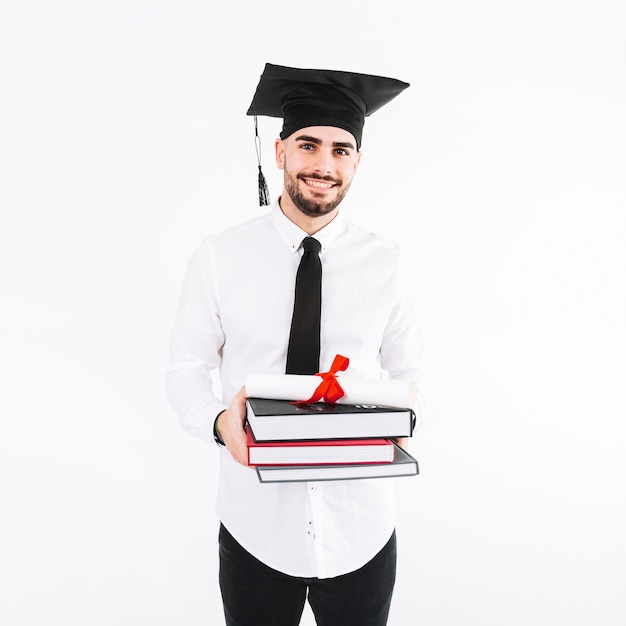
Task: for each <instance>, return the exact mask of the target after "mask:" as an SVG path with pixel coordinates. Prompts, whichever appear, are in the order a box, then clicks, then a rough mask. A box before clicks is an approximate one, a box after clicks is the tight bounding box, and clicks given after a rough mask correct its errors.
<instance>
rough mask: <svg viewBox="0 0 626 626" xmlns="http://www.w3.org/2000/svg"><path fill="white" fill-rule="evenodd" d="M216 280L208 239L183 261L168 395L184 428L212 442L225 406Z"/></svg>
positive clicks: (169, 368) (171, 350)
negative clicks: (219, 371)
mask: <svg viewBox="0 0 626 626" xmlns="http://www.w3.org/2000/svg"><path fill="white" fill-rule="evenodd" d="M217 288H218V286H217V283H216V281H215V272H214V263H213V259H212V255H211V248H210V246H209V244H208V242H206V241H205V242H203V244H202V245H201V246H200V247H199V248H198V249H197V250H196V251H195V253H194V254H193V255H192V257H191V259H190V260H189V263H188V265H187V271H186V274H185V278H184V281H183V286H182V290H181V295H180V300H179V303H178V310H177V314H176V321H175V323H174V327H173V329H172V331H171V335H170V361H169V366H168V370H167V376H166V391H167V397H168V400H169V402H170V404H171V405H172V407H173V408H174V410H175V411H176V413H177V414H178V417H179V420H180V424H181V426H182V428H183V429H185V430H186V431H187V432H189V433H191V434H193V435H195V436H197V437H199V438H200V439H202V440H204V441H205V442H214V438H213V422H214V420H215V417H216V415H217V414H218V413H219V412H220V411H222V410H224V409H225V408H227V407H226V406H225V405H224V403H223V402H222V400H221V399H220V398H218V396H217V394H216V389H217V385H216V378H215V372H216V371H217V367H218V366H219V364H220V360H221V349H222V346H223V344H224V334H223V332H222V327H221V323H220V316H219V307H218V298H217Z"/></svg>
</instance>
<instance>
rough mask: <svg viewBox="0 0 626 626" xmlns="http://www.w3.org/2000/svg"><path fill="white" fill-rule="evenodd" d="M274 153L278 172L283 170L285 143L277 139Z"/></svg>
mask: <svg viewBox="0 0 626 626" xmlns="http://www.w3.org/2000/svg"><path fill="white" fill-rule="evenodd" d="M274 152H275V153H276V167H277V168H278V169H279V170H284V169H285V142H284V141H283V140H282V139H277V140H276V141H275V142H274Z"/></svg>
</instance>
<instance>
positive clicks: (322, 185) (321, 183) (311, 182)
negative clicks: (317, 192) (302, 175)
mask: <svg viewBox="0 0 626 626" xmlns="http://www.w3.org/2000/svg"><path fill="white" fill-rule="evenodd" d="M307 184H309V185H311V187H320V188H323V189H330V188H331V187H332V184H331V183H325V182H324V181H321V180H307Z"/></svg>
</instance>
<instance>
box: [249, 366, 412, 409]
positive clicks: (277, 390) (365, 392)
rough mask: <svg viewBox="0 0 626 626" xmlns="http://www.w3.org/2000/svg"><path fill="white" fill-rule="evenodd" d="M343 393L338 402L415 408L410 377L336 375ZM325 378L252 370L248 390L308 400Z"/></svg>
mask: <svg viewBox="0 0 626 626" xmlns="http://www.w3.org/2000/svg"><path fill="white" fill-rule="evenodd" d="M337 381H338V382H339V384H340V385H341V388H342V389H343V391H344V394H345V395H343V396H342V397H341V398H339V400H337V403H338V404H374V405H381V406H392V407H398V408H412V407H413V405H414V404H415V400H416V397H417V388H416V384H415V383H414V382H413V381H410V380H396V379H393V380H391V379H377V378H373V379H372V378H351V377H349V376H337ZM321 382H322V377H321V376H307V375H301V374H250V375H249V376H248V377H247V378H246V382H245V387H246V393H247V394H248V396H249V397H251V398H269V399H274V400H290V401H292V402H295V401H298V400H300V401H302V400H308V399H309V398H310V397H311V396H312V395H313V394H314V393H315V390H316V389H317V387H318V386H319V385H320V383H321Z"/></svg>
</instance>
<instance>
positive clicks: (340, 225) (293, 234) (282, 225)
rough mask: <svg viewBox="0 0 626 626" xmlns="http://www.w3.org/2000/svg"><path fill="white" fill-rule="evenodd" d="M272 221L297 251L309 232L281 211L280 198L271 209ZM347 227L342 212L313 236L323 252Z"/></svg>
mask: <svg viewBox="0 0 626 626" xmlns="http://www.w3.org/2000/svg"><path fill="white" fill-rule="evenodd" d="M271 216H272V221H273V223H274V227H275V228H276V230H277V231H278V234H279V235H280V236H281V238H282V239H283V241H284V242H285V243H286V244H287V246H288V247H289V249H290V250H291V251H292V252H295V251H296V250H298V248H299V247H300V244H301V243H302V240H303V239H304V238H305V237H308V234H307V233H306V232H304V231H303V230H302V229H301V228H300V227H299V226H296V224H294V223H293V222H292V221H291V220H290V219H289V218H288V217H286V216H285V214H284V213H283V212H282V211H281V209H280V205H279V204H278V200H275V201H274V204H273V205H272V210H271ZM345 227H346V223H345V220H344V219H343V217H342V216H341V214H339V213H338V214H337V216H336V217H335V219H334V220H333V221H332V222H330V223H329V224H327V225H326V226H324V228H322V229H321V230H318V231H317V232H316V233H315V234H314V235H312V236H313V237H315V239H317V240H318V241H319V242H320V244H321V245H322V250H321V251H322V253H324V251H325V250H326V248H328V246H330V245H331V244H332V242H333V241H334V240H335V239H336V238H337V237H338V236H339V234H340V233H341V232H342V231H343V230H344V228H345Z"/></svg>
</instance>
